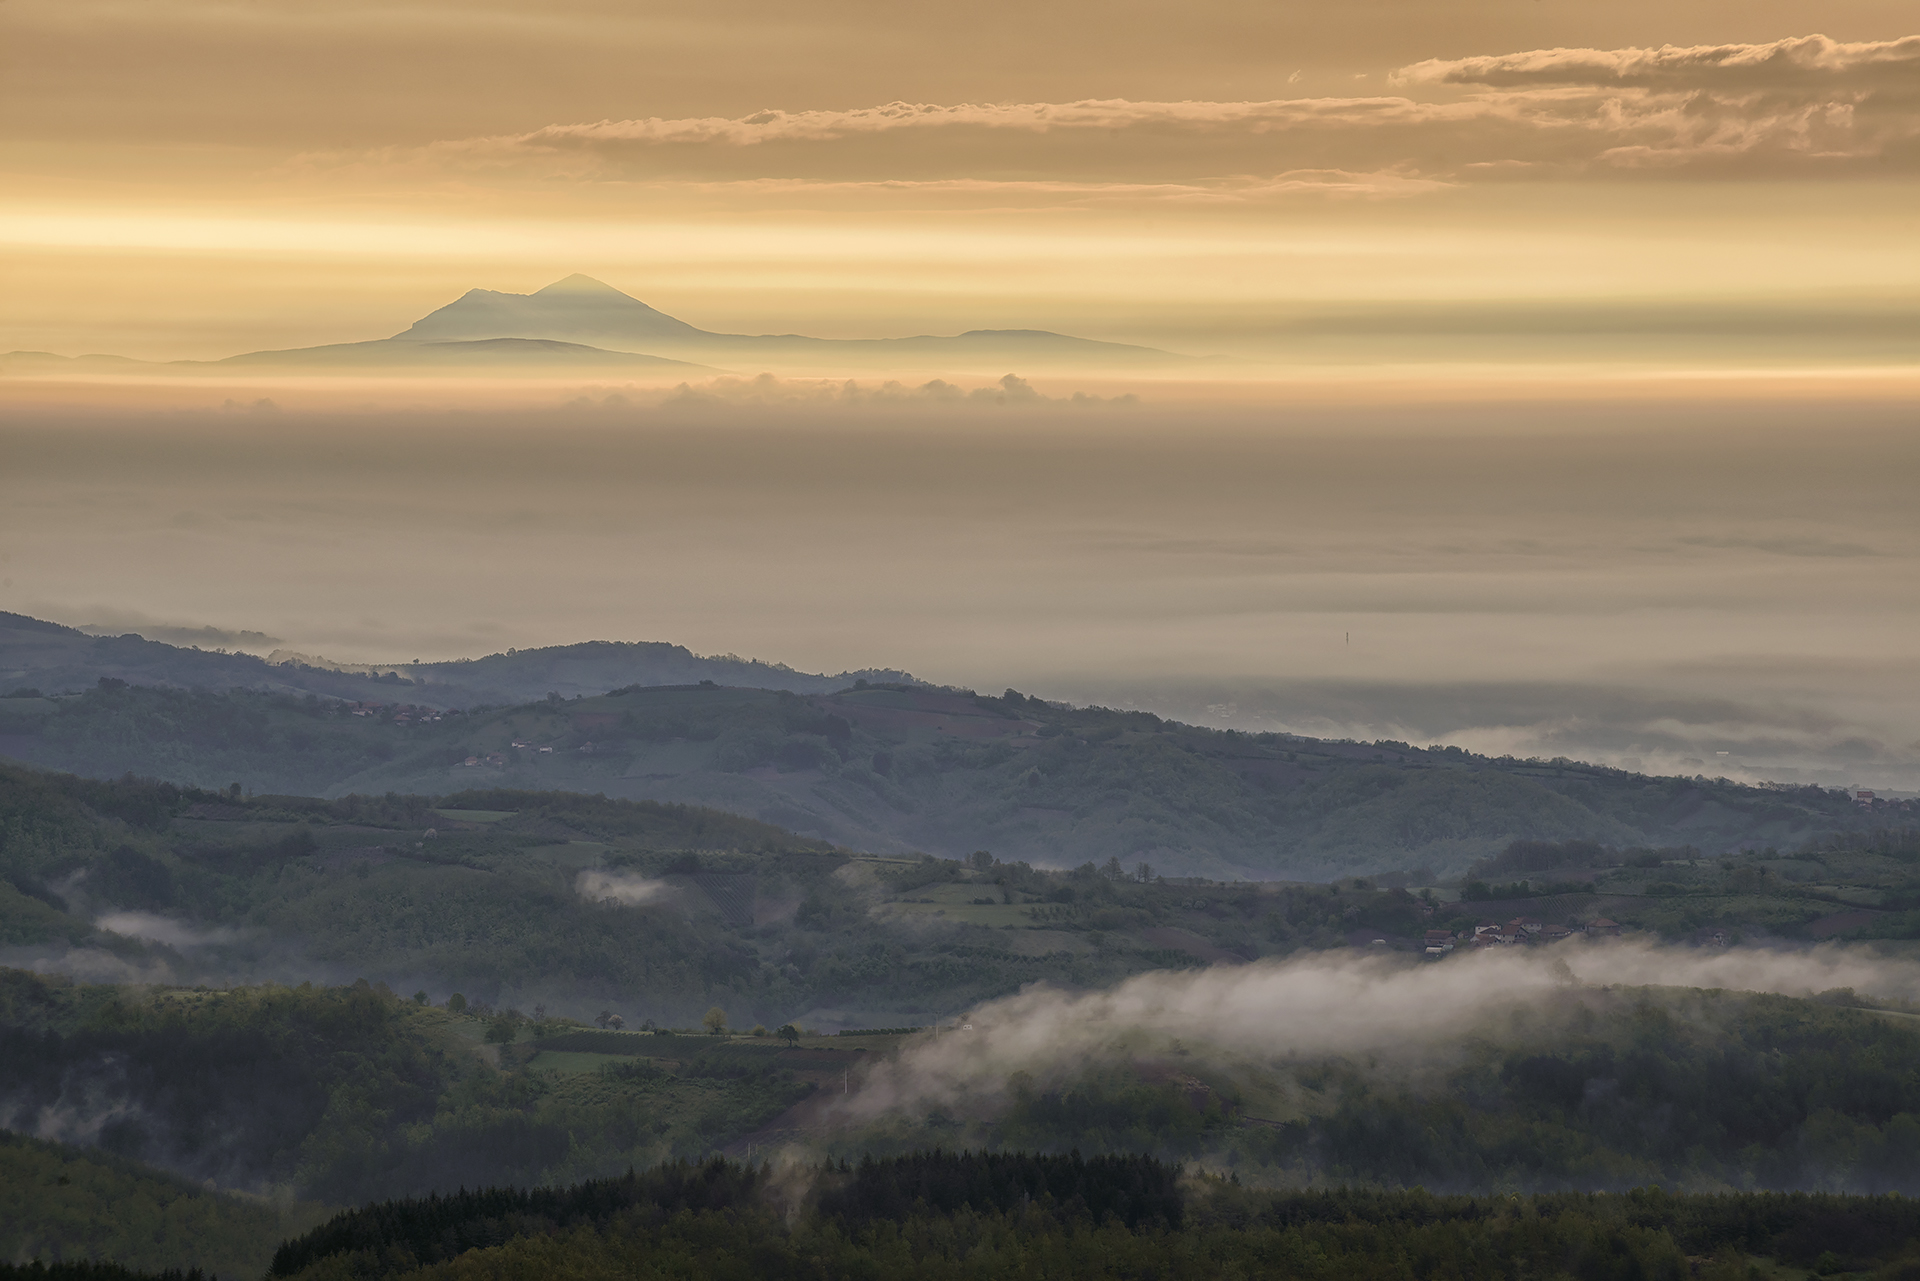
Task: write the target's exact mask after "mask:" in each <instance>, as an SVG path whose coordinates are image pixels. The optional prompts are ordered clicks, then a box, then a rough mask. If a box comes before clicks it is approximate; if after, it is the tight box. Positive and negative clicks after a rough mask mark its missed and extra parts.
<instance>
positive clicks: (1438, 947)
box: [1426, 930, 1453, 956]
mask: <svg viewBox="0 0 1920 1281" xmlns="http://www.w3.org/2000/svg"><path fill="white" fill-rule="evenodd" d="M1451 951H1453V931H1452V930H1428V931H1427V941H1426V954H1427V955H1428V956H1445V955H1446V954H1447V953H1449V952H1451Z"/></svg>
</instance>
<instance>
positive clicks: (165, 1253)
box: [0, 1081, 325, 1281]
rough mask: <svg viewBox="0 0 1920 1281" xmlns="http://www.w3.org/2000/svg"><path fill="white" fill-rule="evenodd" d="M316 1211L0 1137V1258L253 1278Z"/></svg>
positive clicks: (102, 1156)
mask: <svg viewBox="0 0 1920 1281" xmlns="http://www.w3.org/2000/svg"><path fill="white" fill-rule="evenodd" d="M9 1084H10V1085H12V1084H13V1082H11V1081H10V1082H9ZM324 1214H325V1211H324V1210H323V1209H322V1208H321V1207H320V1206H318V1205H315V1204H304V1203H298V1202H278V1203H276V1202H273V1201H269V1200H264V1199H255V1198H243V1197H235V1196H230V1195H227V1194H225V1193H221V1192H212V1191H209V1190H208V1189H206V1188H205V1187H203V1186H201V1185H199V1184H196V1183H191V1182H189V1181H187V1180H186V1179H184V1178H181V1177H179V1176H177V1175H171V1174H166V1173H162V1172H161V1171H159V1170H157V1169H155V1168H153V1167H151V1166H146V1165H142V1164H141V1163H139V1162H137V1161H133V1160H129V1159H127V1158H125V1157H120V1156H115V1155H113V1154H112V1153H110V1152H107V1151H105V1150H103V1149H101V1148H99V1147H91V1148H77V1147H72V1146H69V1145H66V1144H60V1143H48V1142H45V1141H43V1140H38V1139H30V1138H26V1137H23V1136H21V1135H18V1134H8V1133H5V1132H0V1258H5V1259H9V1260H15V1259H46V1260H64V1261H66V1262H67V1263H70V1264H78V1263H86V1262H92V1261H111V1262H113V1263H116V1264H120V1265H124V1266H126V1267H130V1268H139V1269H143V1270H146V1271H152V1272H160V1271H165V1270H167V1269H180V1270H187V1269H198V1270H200V1271H203V1272H208V1273H212V1274H214V1275H216V1276H227V1277H236V1278H249V1277H257V1276H259V1275H260V1274H261V1273H262V1272H264V1271H266V1269H267V1265H268V1264H269V1263H270V1262H271V1261H272V1259H273V1252H274V1250H275V1248H276V1247H277V1246H278V1245H279V1244H280V1242H281V1241H282V1240H284V1239H285V1238H286V1237H288V1236H291V1235H294V1234H295V1233H298V1232H303V1231H305V1230H306V1229H308V1228H310V1227H312V1226H313V1225H314V1224H315V1223H317V1222H318V1221H319V1220H320V1219H321V1218H322V1217H323V1216H324ZM0 1275H4V1274H0ZM101 1281H106V1279H105V1278H101Z"/></svg>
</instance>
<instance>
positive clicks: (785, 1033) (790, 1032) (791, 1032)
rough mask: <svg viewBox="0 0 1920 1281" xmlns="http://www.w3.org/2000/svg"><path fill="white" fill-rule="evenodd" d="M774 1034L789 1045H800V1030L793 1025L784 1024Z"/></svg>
mask: <svg viewBox="0 0 1920 1281" xmlns="http://www.w3.org/2000/svg"><path fill="white" fill-rule="evenodd" d="M773 1034H774V1035H775V1036H777V1037H779V1038H780V1039H781V1040H783V1041H785V1042H786V1043H787V1044H788V1045H798V1044H799V1043H800V1029H799V1028H797V1027H795V1026H794V1025H793V1024H791V1023H782V1024H781V1025H780V1026H779V1027H777V1028H775V1029H774V1031H773Z"/></svg>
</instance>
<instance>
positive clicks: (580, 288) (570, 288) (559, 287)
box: [527, 271, 652, 311]
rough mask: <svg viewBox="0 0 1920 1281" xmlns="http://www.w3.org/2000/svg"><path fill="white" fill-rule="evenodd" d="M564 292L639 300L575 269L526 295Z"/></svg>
mask: <svg viewBox="0 0 1920 1281" xmlns="http://www.w3.org/2000/svg"><path fill="white" fill-rule="evenodd" d="M565 294H573V295H579V294H587V295H593V294H599V295H601V296H603V297H604V296H605V295H607V294H612V295H613V296H615V297H617V298H625V299H627V300H628V301H629V302H640V300H639V299H638V298H635V297H634V296H633V295H632V294H629V293H623V292H622V291H620V290H618V289H615V288H614V287H613V286H612V285H610V284H608V283H607V282H606V281H604V280H595V279H594V278H593V277H592V276H586V275H582V274H581V273H580V272H577V271H576V272H574V273H573V274H572V275H571V276H568V277H567V278H566V279H565V280H556V281H554V282H553V283H552V284H550V285H548V286H547V287H546V288H545V289H536V290H534V291H533V292H532V293H530V294H528V295H527V297H529V298H552V297H554V296H556V295H565ZM640 305H641V306H642V307H646V304H645V303H640ZM648 310H649V311H651V310H652V308H650V307H649V308H648Z"/></svg>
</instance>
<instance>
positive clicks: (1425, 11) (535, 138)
mask: <svg viewBox="0 0 1920 1281" xmlns="http://www.w3.org/2000/svg"><path fill="white" fill-rule="evenodd" d="M1093 13H1097V20H1090V19H1089V15H1090V14H1093ZM0 33H3V34H4V37H5V40H4V47H5V51H6V52H5V55H4V56H5V58H6V60H7V73H6V75H5V76H4V77H0V192H4V195H0V273H4V277H3V278H4V280H5V283H6V288H5V289H4V290H0V351H4V350H10V349H32V350H51V351H56V352H61V353H64V354H76V353H78V352H80V351H83V350H84V351H108V352H116V353H121V354H127V355H133V356H141V357H148V358H159V359H176V358H207V357H217V356H224V355H229V354H233V353H234V352H236V351H244V350H254V349H259V348H263V347H274V346H292V345H303V344H310V343H318V342H327V341H345V340H351V339H359V338H368V337H378V336H383V335H385V334H389V333H393V332H397V331H398V330H400V329H403V328H405V327H406V325H407V324H408V323H410V322H411V321H412V320H413V319H415V318H417V317H418V316H419V315H421V314H423V313H424V312H425V311H427V310H430V309H431V308H432V307H435V306H438V305H440V304H442V303H444V302H447V301H450V300H451V299H452V298H454V297H456V296H458V294H460V293H462V292H464V291H465V290H466V289H468V288H473V287H483V288H491V289H501V290H508V291H512V292H527V291H530V290H532V289H536V288H538V287H540V286H542V285H544V284H546V283H549V282H550V281H552V280H554V279H556V278H558V277H560V276H563V275H566V274H569V273H571V272H574V271H581V272H585V273H587V274H589V275H592V276H595V277H598V278H600V279H604V280H606V281H608V282H609V283H611V284H613V285H615V286H617V287H619V288H622V289H625V290H627V291H628V292H630V293H633V294H635V295H636V296H638V297H641V298H643V299H645V300H646V301H648V302H650V303H652V304H654V305H655V306H659V307H661V308H662V309H663V310H666V311H668V312H669V313H672V314H675V315H680V316H682V317H683V318H686V319H688V320H690V321H692V322H693V323H696V324H699V325H701V326H703V327H705V328H709V329H721V330H731V331H744V332H752V333H759V332H788V331H798V332H806V333H816V334H823V335H830V336H854V335H865V336H878V335H885V334H898V333H915V332H955V331H958V330H960V329H965V328H971V327H996V328H998V327H1034V328H1053V329H1061V330H1067V331H1070V332H1076V333H1084V334H1087V335H1088V336H1092V337H1103V338H1118V339H1125V340H1132V341H1146V342H1150V343H1154V344H1157V345H1163V346H1167V347H1170V348H1173V349H1176V350H1180V351H1183V352H1193V353H1197V354H1211V353H1229V354H1235V355H1239V356H1243V357H1257V358H1259V359H1260V360H1261V361H1262V362H1278V363H1280V364H1283V365H1301V364H1305V365H1310V366H1317V365H1322V364H1324V363H1326V362H1327V361H1329V360H1338V361H1341V362H1345V363H1354V362H1358V363H1361V364H1366V363H1371V362H1373V361H1375V360H1377V359H1379V358H1380V357H1381V356H1382V355H1385V354H1391V355H1394V356H1395V357H1396V358H1398V359H1401V360H1407V361H1413V362H1415V363H1426V364H1432V363H1438V364H1441V365H1444V366H1448V367H1452V366H1455V365H1457V364H1458V362H1459V361H1461V360H1462V359H1467V358H1470V359H1471V360H1472V361H1473V362H1474V363H1476V364H1481V365H1488V364H1491V365H1494V366H1498V365H1501V364H1504V363H1508V362H1512V361H1527V362H1532V361H1538V360H1541V359H1550V360H1560V359H1566V358H1578V359H1583V360H1592V359H1604V360H1609V361H1616V362H1625V363H1627V364H1629V365H1643V364H1646V363H1649V362H1651V363H1654V364H1663V365H1664V364H1671V363H1674V362H1675V361H1676V360H1677V361H1678V362H1679V363H1682V364H1688V363H1705V364H1711V365H1714V366H1716V367H1719V366H1726V365H1729V364H1731V365H1734V366H1741V365H1744V364H1751V363H1753V362H1755V361H1758V360H1768V361H1771V360H1775V359H1777V358H1778V357H1779V356H1780V355H1781V353H1782V351H1783V350H1790V349H1794V348H1796V347H1803V348H1805V349H1806V350H1805V351H1804V353H1803V359H1805V360H1807V361H1809V362H1811V363H1815V364H1820V365H1826V364H1831V363H1834V362H1839V363H1842V364H1859V363H1884V362H1887V361H1897V362H1904V361H1905V360H1909V359H1910V358H1911V352H1912V349H1913V342H1914V340H1915V338H1916V335H1920V319H1916V313H1915V310H1914V307H1913V297H1914V289H1915V285H1916V283H1917V282H1916V276H1917V275H1920V260H1917V259H1916V255H1914V254H1913V253H1912V251H1911V245H1912V244H1913V243H1914V242H1915V240H1916V233H1917V232H1920V202H1916V201H1915V200H1914V199H1913V192H1914V188H1913V183H1914V179H1915V171H1916V167H1920V20H1916V19H1915V17H1914V15H1913V13H1912V10H1911V6H1910V5H1906V4H1899V3H1893V2H1892V0H1843V2H1842V3H1835V4H1821V5H1812V4H1808V3H1805V2H1804V0H1797V2H1795V3H1783V2H1781V0H1773V2H1771V3H1738V4H1736V3H1731V2H1730V0H1710V2H1708V3H1698V4H1690V5H1672V4H1664V3H1661V4H1657V3H1652V2H1651V0H1631V2H1629V3H1622V4H1610V5H1604V6H1600V5H1580V6H1576V5H1569V4H1564V3H1558V2H1554V0H1492V2H1482V0H1476V2H1475V3H1472V4H1463V3H1434V2H1433V0H1420V2H1419V3H1414V2H1411V0H1362V2H1360V3H1354V4H1347V5H1338V6H1327V5H1309V4H1301V3H1283V4H1274V3H1269V2H1266V0H1259V2H1254V0H1245V2H1242V0H1225V2H1215V3H1198V4H1180V5H1172V4H1167V3H1164V2H1158V3H1142V2H1135V3H1122V4H1118V5H1113V4H1103V5H1101V6H1099V8H1098V10H1097V11H1095V10H1090V9H1089V8H1088V7H1087V6H1084V5H1079V4H1058V5H1053V6H1046V7H1042V8H1040V9H1039V10H1036V9H1035V8H1034V7H1033V6H1026V5H1022V6H1014V5H1010V4H996V3H989V4H984V5H971V6H964V7H956V6H952V5H938V4H926V3H916V4H906V5H889V6H885V7H884V8H882V7H878V6H874V5H871V4H855V3H837V4H836V3H828V4H813V5H808V6H805V7H803V8H796V7H794V6H792V5H786V4H781V5H774V4H768V3H754V2H749V3H722V4H714V5H703V6H699V7H698V8H697V10H689V9H688V8H687V7H685V6H675V7H672V8H669V7H666V6H658V5H634V4H630V3H619V4H616V3H610V2H577V0H576V2H567V0H562V2H561V3H541V4H533V3H528V2H521V0H491V2H489V0H480V2H479V3H474V2H471V0H463V2H461V3H457V4H456V3H433V2H426V0H381V2H380V3H345V4H332V3H329V4H320V3H313V2H311V0H144V2H143V3H139V4H129V3H126V2H125V0H6V3H5V4H4V5H3V6H0ZM1676 333H1678V334H1680V335H1683V336H1685V337H1686V339H1687V341H1685V342H1678V343H1677V342H1676V339H1675V334H1676ZM1839 334H1845V335H1846V336H1847V341H1844V342H1842V341H1839V340H1838V338H1837V337H1836V335H1839ZM1554 335H1559V338H1558V340H1552V341H1550V339H1551V338H1552V336H1554ZM1676 346H1677V347H1679V348H1683V349H1684V350H1680V351H1676V350H1675V349H1676Z"/></svg>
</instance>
